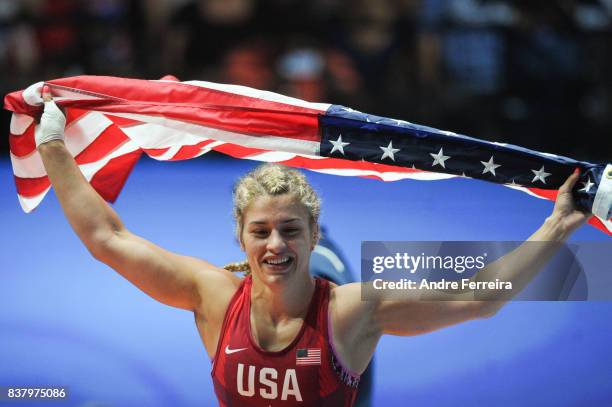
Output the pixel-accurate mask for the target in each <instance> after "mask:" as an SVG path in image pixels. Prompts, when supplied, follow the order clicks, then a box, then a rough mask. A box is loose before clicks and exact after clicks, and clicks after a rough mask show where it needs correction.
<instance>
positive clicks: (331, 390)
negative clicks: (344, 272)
mask: <svg viewBox="0 0 612 407" xmlns="http://www.w3.org/2000/svg"><path fill="white" fill-rule="evenodd" d="M315 280H316V288H315V291H314V294H313V297H312V299H311V301H310V306H309V308H308V313H307V315H306V318H305V320H304V323H303V324H302V328H301V329H300V332H299V333H298V335H297V336H296V337H295V339H294V340H293V342H291V344H289V346H287V347H286V348H285V349H283V350H281V351H278V352H268V351H265V350H263V349H262V348H260V347H259V345H258V344H257V343H255V340H254V339H253V336H252V334H251V321H250V315H251V285H252V279H251V276H248V277H246V278H245V279H244V280H243V281H242V283H241V285H240V287H238V291H237V292H236V294H234V297H233V298H232V300H231V302H230V304H229V306H228V308H227V311H226V313H225V319H224V321H223V328H222V330H221V336H220V338H219V343H218V345H217V351H216V353H215V357H214V359H213V368H212V372H211V375H212V378H213V383H214V385H215V392H216V393H217V398H218V399H219V404H220V405H221V406H222V407H230V406H231V407H235V406H240V407H243V406H252V407H260V406H262V407H269V406H270V407H276V406H313V407H314V406H317V407H323V406H330V407H331V406H334V407H338V406H340V407H349V406H352V405H353V403H354V402H355V397H356V396H357V386H358V384H359V375H357V374H355V373H352V372H350V371H349V370H348V369H346V368H344V367H343V366H342V364H341V363H340V362H339V359H338V358H337V357H336V354H335V351H334V347H333V343H332V341H331V340H330V334H329V329H330V324H329V321H328V312H327V308H328V304H329V291H330V290H329V282H328V281H327V280H323V279H319V278H316V279H315Z"/></svg>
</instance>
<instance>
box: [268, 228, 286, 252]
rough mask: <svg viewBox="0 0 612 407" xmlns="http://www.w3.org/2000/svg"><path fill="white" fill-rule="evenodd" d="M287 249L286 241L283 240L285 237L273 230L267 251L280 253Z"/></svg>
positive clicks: (269, 237)
mask: <svg viewBox="0 0 612 407" xmlns="http://www.w3.org/2000/svg"><path fill="white" fill-rule="evenodd" d="M286 247H287V244H286V243H285V239H283V236H282V235H281V234H280V233H279V232H278V230H273V231H272V232H271V233H270V235H269V236H268V247H267V249H268V250H269V251H271V252H272V253H279V252H281V251H283V250H285V248H286Z"/></svg>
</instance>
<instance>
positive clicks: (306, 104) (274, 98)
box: [175, 81, 331, 112]
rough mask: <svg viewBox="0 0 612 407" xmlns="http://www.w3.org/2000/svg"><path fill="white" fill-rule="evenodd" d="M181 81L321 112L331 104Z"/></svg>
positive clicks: (212, 84)
mask: <svg viewBox="0 0 612 407" xmlns="http://www.w3.org/2000/svg"><path fill="white" fill-rule="evenodd" d="M175 83H176V82H175ZM181 83H183V84H186V85H193V86H198V87H201V88H209V89H214V90H219V91H222V92H229V93H235V94H238V95H242V96H248V97H252V98H256V99H262V100H268V101H271V102H278V103H284V104H287V105H293V106H299V107H304V108H307V109H313V110H319V111H321V112H325V111H327V109H329V107H330V106H331V104H329V103H312V102H307V101H305V100H302V99H297V98H293V97H289V96H285V95H281V94H279V93H274V92H269V91H266V90H259V89H254V88H249V87H247V86H241V85H229V84H224V83H213V82H206V81H185V82H181Z"/></svg>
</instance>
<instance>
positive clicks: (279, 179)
mask: <svg viewBox="0 0 612 407" xmlns="http://www.w3.org/2000/svg"><path fill="white" fill-rule="evenodd" d="M284 194H291V195H293V196H294V197H295V199H296V200H297V201H298V202H300V203H301V204H302V205H304V207H305V208H306V209H307V210H308V214H309V215H310V219H309V220H310V227H311V230H312V231H313V233H314V241H315V243H316V242H317V241H318V240H319V215H320V213H321V200H320V199H319V197H318V195H317V193H316V192H315V190H314V189H313V188H312V186H311V185H310V184H309V183H308V181H307V180H306V177H305V176H304V174H302V173H301V172H299V171H298V170H295V169H292V168H289V167H286V166H284V165H280V164H271V163H266V164H262V165H260V166H258V167H257V168H255V169H254V170H253V171H251V172H249V173H248V174H246V175H245V176H244V177H242V178H241V179H240V180H238V182H237V183H236V185H235V186H234V210H233V212H234V220H235V221H236V231H235V232H236V238H237V239H238V241H241V238H240V236H241V235H242V229H243V227H244V224H243V215H244V211H245V210H246V209H247V208H248V206H249V205H250V204H251V203H252V202H253V201H254V200H255V199H256V198H259V197H260V196H279V195H284ZM223 268H224V269H226V270H229V271H232V272H237V271H243V272H245V274H247V275H248V274H250V268H249V263H248V261H247V260H245V261H241V262H237V263H230V264H227V265H225V266H224V267H223Z"/></svg>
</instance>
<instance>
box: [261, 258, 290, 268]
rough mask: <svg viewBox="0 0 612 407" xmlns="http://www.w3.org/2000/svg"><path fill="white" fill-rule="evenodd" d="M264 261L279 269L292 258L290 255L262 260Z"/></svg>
mask: <svg viewBox="0 0 612 407" xmlns="http://www.w3.org/2000/svg"><path fill="white" fill-rule="evenodd" d="M264 263H265V264H266V265H267V266H269V267H271V268H273V269H279V270H280V269H284V268H285V267H287V266H289V265H290V264H291V263H293V259H292V258H291V257H288V256H284V257H278V258H274V259H267V260H264Z"/></svg>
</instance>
